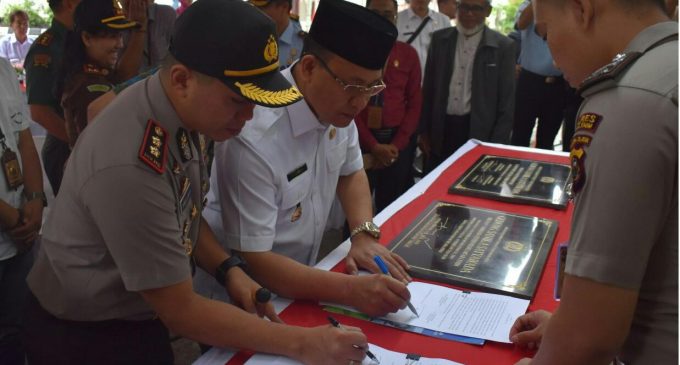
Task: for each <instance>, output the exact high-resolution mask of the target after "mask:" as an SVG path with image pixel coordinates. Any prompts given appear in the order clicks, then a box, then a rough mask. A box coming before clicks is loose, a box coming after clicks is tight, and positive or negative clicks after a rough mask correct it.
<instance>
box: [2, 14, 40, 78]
mask: <svg viewBox="0 0 680 365" xmlns="http://www.w3.org/2000/svg"><path fill="white" fill-rule="evenodd" d="M9 21H10V27H11V28H12V31H14V33H12V34H8V35H6V36H5V37H3V38H2V40H1V41H0V57H2V58H6V59H8V60H9V61H10V62H11V63H12V66H14V67H15V68H23V65H24V59H25V58H26V54H27V53H28V49H29V48H31V44H33V39H31V38H30V37H29V36H28V14H27V13H26V12H25V11H23V10H14V11H13V12H11V13H10V14H9Z"/></svg>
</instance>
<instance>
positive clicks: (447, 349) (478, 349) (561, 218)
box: [227, 145, 573, 365]
mask: <svg viewBox="0 0 680 365" xmlns="http://www.w3.org/2000/svg"><path fill="white" fill-rule="evenodd" d="M483 154H490V155H498V156H506V157H515V158H525V159H533V160H539V161H546V162H554V163H563V164H568V163H569V159H568V157H566V156H557V155H548V154H542V153H540V152H539V153H536V152H524V151H516V150H510V149H503V148H497V147H491V146H485V145H478V146H476V147H474V148H473V149H472V150H470V151H469V152H467V153H466V154H464V155H463V156H461V157H460V158H459V159H458V160H456V161H455V162H454V163H453V164H452V165H451V166H450V167H448V168H447V169H446V170H445V171H444V172H443V173H442V174H441V175H440V176H439V177H438V178H437V179H436V180H435V181H434V182H433V183H432V185H431V186H430V187H429V188H428V189H427V191H426V192H425V193H424V194H423V195H421V196H419V197H417V198H416V199H414V200H413V201H412V202H411V203H410V204H408V205H406V206H405V207H404V208H403V209H401V210H400V211H398V212H397V213H395V214H394V215H393V216H392V217H390V218H389V219H388V220H387V221H386V222H385V223H384V224H383V225H382V226H381V231H382V236H381V239H380V243H382V244H385V245H387V244H388V243H389V242H390V241H391V240H392V239H394V238H395V237H397V235H399V233H400V232H401V230H402V229H404V228H406V227H407V226H408V225H409V224H410V223H411V222H412V221H413V220H414V219H415V218H416V217H417V216H418V214H419V213H420V212H422V211H423V210H424V209H425V208H427V206H428V205H429V204H430V203H431V202H433V201H435V200H442V201H448V202H453V203H459V204H464V205H470V206H474V207H479V208H488V209H494V210H500V211H505V212H510V213H517V214H522V215H528V216H536V217H540V218H547V219H553V220H556V221H558V222H559V226H558V230H557V236H556V239H555V242H553V247H552V249H551V251H550V255H549V256H548V261H547V263H546V265H545V268H544V271H543V273H542V275H541V280H540V282H539V284H538V288H537V290H536V295H535V296H534V299H533V300H532V301H531V304H530V305H529V310H530V311H532V310H536V309H545V310H549V311H553V310H554V309H555V308H556V307H557V305H558V302H557V301H555V299H554V297H553V290H554V284H555V270H556V266H557V261H556V260H557V259H556V255H557V244H559V243H562V242H565V241H567V240H568V238H569V230H570V225H571V215H572V211H573V205H572V204H571V203H569V205H568V207H567V210H564V211H562V210H555V209H551V208H544V207H538V206H533V205H520V204H512V203H505V202H500V201H495V200H489V199H483V198H476V197H469V196H463V195H452V194H449V193H448V189H449V186H450V185H451V184H453V182H454V181H456V180H457V179H458V178H459V177H460V176H461V175H462V174H463V173H464V172H465V171H466V170H467V169H468V168H470V167H471V166H472V165H473V164H474V163H475V162H476V161H477V159H479V157H480V156H481V155H483ZM344 269H345V264H344V261H341V262H340V263H339V264H338V265H336V266H335V267H334V268H333V271H338V272H344ZM438 284H439V285H444V284H441V283H438ZM451 287H454V286H451ZM458 289H461V288H458ZM327 315H328V313H327V312H325V311H323V310H322V309H321V307H320V306H319V305H318V304H317V303H313V302H306V301H295V302H293V304H291V305H290V306H288V308H286V309H285V310H284V311H283V312H282V313H281V318H282V319H283V320H284V321H285V322H286V323H288V324H292V325H299V326H304V327H312V326H319V325H326V324H328V321H327V319H326V317H327ZM334 316H337V318H338V320H339V321H340V322H341V323H343V324H345V325H350V326H356V327H360V328H361V329H362V330H363V331H364V333H365V334H366V336H367V337H368V340H369V342H371V343H375V344H376V345H379V346H382V347H384V348H386V349H389V350H392V351H398V352H403V353H416V354H420V355H422V356H425V357H431V358H443V359H448V360H453V361H457V362H460V363H463V364H466V365H477V364H479V365H489V364H493V365H504V364H514V363H515V362H516V361H518V360H520V359H521V358H522V357H526V356H531V355H532V353H530V352H525V351H521V350H519V349H516V348H515V347H514V346H513V345H512V344H504V343H497V342H491V341H487V342H486V344H485V345H483V346H475V345H468V344H463V343H459V342H453V341H447V340H441V339H436V338H432V337H428V336H423V335H419V334H415V333H410V332H405V331H401V330H398V329H395V328H389V327H385V326H381V325H377V324H373V323H370V322H367V321H362V320H359V319H355V318H351V317H347V316H342V315H335V314H334ZM250 356H251V354H250V353H246V352H240V353H238V354H236V356H234V358H232V359H231V360H230V361H229V362H228V363H227V364H228V365H235V364H243V363H244V362H245V361H247V359H248V358H249V357H250Z"/></svg>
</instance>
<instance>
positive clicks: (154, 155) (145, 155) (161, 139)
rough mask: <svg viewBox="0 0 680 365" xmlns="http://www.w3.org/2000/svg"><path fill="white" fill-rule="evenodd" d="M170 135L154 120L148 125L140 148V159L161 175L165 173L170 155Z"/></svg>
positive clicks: (150, 120)
mask: <svg viewBox="0 0 680 365" xmlns="http://www.w3.org/2000/svg"><path fill="white" fill-rule="evenodd" d="M167 140H168V133H167V132H166V131H165V129H163V127H161V125H160V124H158V123H157V122H156V121H154V120H153V119H149V121H148V122H147V123H146V132H144V139H142V145H141V146H140V147H139V159H140V160H142V162H144V163H145V164H146V165H148V166H149V167H151V168H152V169H153V170H154V171H156V172H157V173H159V174H163V173H164V172H165V162H166V160H167V155H168V144H167Z"/></svg>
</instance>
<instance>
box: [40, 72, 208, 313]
mask: <svg viewBox="0 0 680 365" xmlns="http://www.w3.org/2000/svg"><path fill="white" fill-rule="evenodd" d="M201 145H202V143H200V142H199V138H198V136H197V135H196V134H195V133H190V132H188V131H186V130H184V129H183V125H182V123H181V121H180V119H179V117H178V116H177V114H176V112H175V110H174V108H173V107H172V105H171V104H170V101H169V100H168V98H167V96H166V94H165V92H164V91H163V87H162V86H161V82H160V78H159V75H158V74H156V75H153V76H151V77H149V78H147V79H145V80H143V81H140V82H138V83H136V84H134V85H132V86H130V87H129V88H127V89H125V90H124V91H123V92H122V93H121V94H120V95H118V96H117V97H116V99H114V101H113V102H112V103H111V104H110V105H109V106H108V107H107V108H106V109H104V110H103V111H102V112H101V113H100V114H99V115H98V116H97V118H96V120H95V122H94V123H92V124H91V125H89V126H88V127H87V128H86V129H85V130H84V131H83V133H82V134H81V135H80V137H79V138H78V143H76V145H75V147H74V149H73V153H72V154H71V159H70V160H69V162H68V164H67V165H66V171H65V173H64V180H63V184H62V189H61V190H60V192H59V195H58V196H57V197H56V199H55V201H54V204H53V206H52V210H51V212H50V213H49V216H48V217H47V220H46V223H45V226H44V228H43V238H42V244H41V248H40V252H39V254H38V258H37V260H36V263H35V264H34V265H33V269H32V270H31V272H30V274H29V276H28V284H29V287H30V288H31V291H32V292H33V294H35V296H36V298H37V299H38V300H39V302H40V304H41V305H42V307H43V308H45V309H46V310H47V311H48V312H50V313H52V314H53V315H54V316H56V317H58V318H62V319H68V320H77V321H102V320H109V319H149V318H152V317H153V315H154V314H153V311H152V309H151V307H149V305H148V304H147V303H146V302H145V301H144V300H143V299H142V296H141V295H140V294H139V293H138V292H139V291H143V290H147V289H154V288H162V287H167V286H170V285H174V284H177V283H180V282H182V281H184V280H188V279H190V278H191V271H192V270H191V265H190V254H191V252H192V250H193V243H194V242H196V240H197V237H198V229H199V222H200V219H201V218H200V217H201V209H202V203H203V199H204V196H205V193H206V192H207V190H208V187H209V185H208V181H207V171H206V169H205V164H204V154H203V153H202V152H201V150H202V148H201Z"/></svg>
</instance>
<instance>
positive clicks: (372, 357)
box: [328, 316, 380, 364]
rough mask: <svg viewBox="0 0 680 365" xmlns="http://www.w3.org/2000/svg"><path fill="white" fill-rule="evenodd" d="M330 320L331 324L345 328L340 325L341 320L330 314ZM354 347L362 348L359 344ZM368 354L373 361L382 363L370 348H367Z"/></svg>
mask: <svg viewBox="0 0 680 365" xmlns="http://www.w3.org/2000/svg"><path fill="white" fill-rule="evenodd" d="M328 321H329V322H331V324H332V325H333V327H337V328H343V327H342V326H341V325H340V322H338V321H337V320H336V319H335V318H333V317H331V316H328ZM352 347H354V348H355V349H361V347H360V346H358V345H352ZM366 356H368V358H369V359H371V360H372V361H373V362H375V363H376V364H380V360H378V358H377V357H375V355H373V353H372V352H371V351H370V350H368V348H367V349H366Z"/></svg>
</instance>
